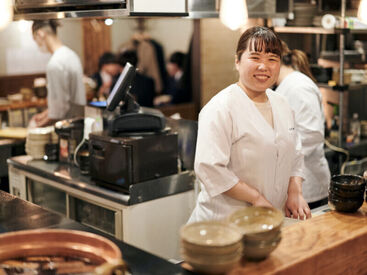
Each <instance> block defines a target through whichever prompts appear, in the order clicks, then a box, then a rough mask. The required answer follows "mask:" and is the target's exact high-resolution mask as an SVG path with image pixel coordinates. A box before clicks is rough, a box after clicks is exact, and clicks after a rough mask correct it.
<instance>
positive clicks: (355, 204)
mask: <svg viewBox="0 0 367 275" xmlns="http://www.w3.org/2000/svg"><path fill="white" fill-rule="evenodd" d="M362 204H363V198H362V199H358V200H350V199H338V198H336V197H335V196H333V195H330V194H329V206H330V208H331V209H332V210H336V211H339V212H356V211H357V210H358V209H359V208H360V207H361V206H362Z"/></svg>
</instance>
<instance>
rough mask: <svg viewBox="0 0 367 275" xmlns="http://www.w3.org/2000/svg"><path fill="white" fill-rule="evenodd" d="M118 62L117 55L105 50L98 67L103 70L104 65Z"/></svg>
mask: <svg viewBox="0 0 367 275" xmlns="http://www.w3.org/2000/svg"><path fill="white" fill-rule="evenodd" d="M107 64H118V60H117V58H116V55H115V54H113V53H111V52H105V53H104V54H102V55H101V57H100V58H99V60H98V69H99V70H101V69H102V66H103V65H107Z"/></svg>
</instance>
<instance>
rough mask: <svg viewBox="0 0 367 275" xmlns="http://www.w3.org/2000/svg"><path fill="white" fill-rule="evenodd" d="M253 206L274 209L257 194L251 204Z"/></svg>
mask: <svg viewBox="0 0 367 275" xmlns="http://www.w3.org/2000/svg"><path fill="white" fill-rule="evenodd" d="M252 205H253V206H265V207H274V206H272V205H271V203H270V202H269V201H268V200H267V199H266V198H265V197H264V196H263V195H261V194H260V193H259V196H258V197H257V198H256V199H255V200H254V201H253V202H252Z"/></svg>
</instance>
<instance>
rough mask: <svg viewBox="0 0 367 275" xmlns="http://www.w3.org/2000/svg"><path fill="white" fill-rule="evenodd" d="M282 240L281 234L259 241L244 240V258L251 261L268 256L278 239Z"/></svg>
mask: <svg viewBox="0 0 367 275" xmlns="http://www.w3.org/2000/svg"><path fill="white" fill-rule="evenodd" d="M281 240H282V237H281V235H279V236H278V237H276V238H274V239H273V240H270V241H266V242H264V241H260V242H246V241H244V250H243V255H244V256H245V258H247V259H248V260H251V261H261V260H264V259H265V258H267V257H268V256H269V254H270V253H271V252H273V251H274V250H275V248H277V246H278V245H279V243H280V241H281Z"/></svg>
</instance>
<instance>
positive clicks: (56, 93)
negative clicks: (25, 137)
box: [46, 46, 86, 119]
mask: <svg viewBox="0 0 367 275" xmlns="http://www.w3.org/2000/svg"><path fill="white" fill-rule="evenodd" d="M46 76H47V105H48V117H49V118H51V119H65V118H71V117H72V116H73V111H74V110H73V109H75V108H74V106H75V105H85V104H86V94H85V88H84V84H83V68H82V64H81V63H80V59H79V57H78V56H77V54H76V53H75V52H73V51H72V50H71V49H69V48H68V47H66V46H62V47H60V48H58V49H57V50H56V51H55V52H54V53H53V55H52V56H51V58H50V61H49V62H48V64H47V68H46Z"/></svg>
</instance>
